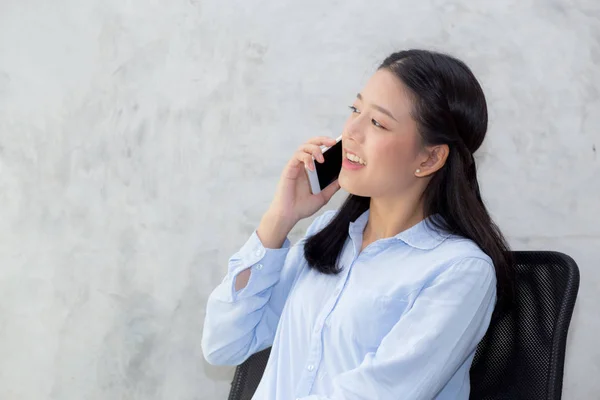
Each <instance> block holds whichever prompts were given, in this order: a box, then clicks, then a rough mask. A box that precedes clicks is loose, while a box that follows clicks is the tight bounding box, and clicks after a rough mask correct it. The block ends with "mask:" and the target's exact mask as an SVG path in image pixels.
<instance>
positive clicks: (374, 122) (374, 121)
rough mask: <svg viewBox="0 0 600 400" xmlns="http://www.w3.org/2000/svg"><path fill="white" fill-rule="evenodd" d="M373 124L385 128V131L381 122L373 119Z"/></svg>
mask: <svg viewBox="0 0 600 400" xmlns="http://www.w3.org/2000/svg"><path fill="white" fill-rule="evenodd" d="M371 122H372V123H373V125H375V126H376V127H378V128H383V129H385V127H384V126H383V125H381V124H380V123H379V122H377V121H376V120H374V119H372V120H371Z"/></svg>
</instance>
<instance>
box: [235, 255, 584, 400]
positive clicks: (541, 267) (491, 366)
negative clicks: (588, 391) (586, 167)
mask: <svg viewBox="0 0 600 400" xmlns="http://www.w3.org/2000/svg"><path fill="white" fill-rule="evenodd" d="M513 257H514V260H515V268H516V273H517V282H516V297H517V299H516V306H515V307H514V308H513V309H511V310H506V312H505V313H504V314H503V315H502V316H501V317H500V318H498V319H497V320H496V321H494V323H493V324H492V325H490V328H489V329H488V332H487V334H486V336H485V337H484V338H483V340H482V341H481V343H479V346H478V347H477V353H476V355H475V359H474V361H473V365H472V367H471V399H473V400H500V399H502V400H507V399H510V400H512V399H526V400H538V399H539V400H542V399H543V400H559V399H560V398H561V392H562V377H563V367H564V357H565V345H566V339H567V331H568V329H569V323H570V321H571V315H572V313H573V307H574V306H575V299H576V297H577V291H578V289H579V269H578V268H577V264H575V262H574V261H573V259H572V258H570V257H569V256H567V255H565V254H561V253H556V252H545V251H542V252H540V251H537V252H535V251H517V252H513ZM270 351H271V349H270V348H269V349H266V350H263V351H261V352H259V353H256V354H254V355H253V356H251V357H250V358H248V360H246V361H245V362H244V363H243V364H242V365H240V366H238V367H237V369H236V371H235V375H234V378H233V382H232V387H231V392H230V394H229V400H250V399H251V398H252V395H253V394H254V392H255V391H256V388H257V387H258V383H259V382H260V379H261V378H262V375H263V372H264V369H265V366H266V365H267V360H268V359H269V353H270Z"/></svg>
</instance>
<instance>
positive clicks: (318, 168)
mask: <svg viewBox="0 0 600 400" xmlns="http://www.w3.org/2000/svg"><path fill="white" fill-rule="evenodd" d="M335 142H336V143H335V144H334V145H333V146H331V147H324V148H323V158H324V159H325V161H324V162H323V163H319V162H316V161H315V158H314V157H313V162H314V164H315V170H314V171H311V170H310V169H308V168H306V167H305V168H304V169H305V170H306V174H307V175H308V182H309V183H310V190H311V192H312V193H313V194H317V193H320V192H321V190H323V189H325V188H326V187H327V186H328V185H329V184H330V183H331V182H333V181H335V180H336V179H337V177H338V176H339V174H340V171H341V170H342V137H341V136H340V137H338V138H337V139H335Z"/></svg>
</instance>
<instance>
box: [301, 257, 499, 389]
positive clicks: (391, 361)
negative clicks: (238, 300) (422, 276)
mask: <svg viewBox="0 0 600 400" xmlns="http://www.w3.org/2000/svg"><path fill="white" fill-rule="evenodd" d="M495 303H496V277H495V273H494V268H493V266H492V265H491V264H490V263H489V262H488V261H486V260H483V259H479V258H468V259H463V260H461V261H459V262H458V263H456V264H455V265H453V266H452V267H450V268H448V269H447V270H446V271H445V272H443V273H442V274H440V275H438V276H437V277H436V278H435V279H434V280H433V281H432V282H431V284H430V285H428V286H427V287H425V288H423V289H422V291H421V292H420V293H419V295H418V297H417V298H416V300H415V301H414V304H413V306H412V308H411V309H410V310H409V311H407V312H406V314H404V316H403V317H402V318H401V319H400V320H399V321H398V322H397V323H396V325H395V326H394V327H393V328H392V330H391V331H390V332H389V333H388V334H387V335H386V337H385V338H384V339H383V340H382V342H381V344H380V346H379V348H378V349H377V350H376V351H375V352H372V353H368V354H367V355H366V356H365V358H364V360H363V361H362V363H361V364H360V365H359V366H358V367H357V368H355V369H352V370H350V371H346V372H344V373H341V374H339V375H338V376H336V377H334V378H333V392H332V393H331V394H330V395H329V396H320V395H311V396H307V397H303V398H302V399H301V400H342V399H343V400H367V399H369V400H370V399H379V400H388V399H389V400H392V399H393V400H398V399H402V400H431V399H433V398H435V397H436V395H437V394H438V393H439V391H441V390H442V389H443V387H444V386H445V385H446V383H447V382H448V381H449V380H450V378H451V377H452V376H453V375H454V374H455V372H456V371H457V370H458V368H459V367H460V366H461V365H462V364H463V363H464V362H465V361H466V360H467V359H468V358H469V357H470V356H472V355H473V354H474V352H475V350H476V348H477V345H478V343H479V341H480V340H481V339H482V338H483V336H484V335H485V332H486V331H487V328H488V326H489V323H490V319H491V314H492V312H493V310H494V306H495Z"/></svg>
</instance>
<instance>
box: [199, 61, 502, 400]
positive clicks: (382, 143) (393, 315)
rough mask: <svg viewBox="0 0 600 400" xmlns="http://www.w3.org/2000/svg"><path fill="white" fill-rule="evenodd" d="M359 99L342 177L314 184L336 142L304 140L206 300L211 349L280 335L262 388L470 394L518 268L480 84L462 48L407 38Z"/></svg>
mask: <svg viewBox="0 0 600 400" xmlns="http://www.w3.org/2000/svg"><path fill="white" fill-rule="evenodd" d="M350 110H351V114H350V116H349V118H348V120H347V122H346V125H345V127H344V130H343V133H342V143H343V149H344V150H343V157H344V159H343V166H342V170H341V173H340V176H339V178H338V181H336V182H334V183H332V184H331V185H330V186H329V187H327V188H326V189H325V190H324V191H323V192H321V193H320V194H318V195H312V194H311V193H310V191H309V185H308V182H307V178H306V174H305V173H304V171H303V169H304V168H305V167H307V168H311V169H313V168H314V164H313V157H314V159H316V161H317V162H322V161H323V155H322V153H321V147H320V146H321V145H326V146H329V145H332V144H333V143H334V142H335V141H334V140H333V139H331V138H315V139H312V140H310V141H309V142H308V143H306V144H305V145H303V146H301V147H300V149H299V150H298V151H297V152H296V154H295V155H294V156H293V157H292V159H291V161H290V162H289V163H288V164H287V166H286V167H285V169H284V171H283V174H282V176H281V180H280V183H279V185H278V189H277V193H276V195H275V197H274V199H273V202H272V204H271V206H270V208H269V210H268V211H267V212H266V213H265V215H264V217H263V219H262V221H261V222H260V225H259V226H258V229H257V230H256V232H254V233H253V234H252V236H251V237H250V239H249V240H248V242H247V243H246V244H245V245H244V246H242V248H241V249H240V250H239V252H237V253H236V254H235V255H233V256H232V257H231V259H230V262H229V270H228V274H227V276H226V277H225V279H224V280H223V282H222V283H221V284H220V285H219V286H218V287H217V288H216V289H215V290H214V292H213V293H212V294H211V296H210V298H209V300H208V306H207V313H206V321H205V325H204V334H203V338H202V347H203V351H204V356H205V357H206V359H207V360H208V362H210V363H212V364H226V365H237V364H240V363H242V362H243V361H244V360H246V359H247V358H248V357H249V356H250V355H252V354H253V353H255V352H258V351H260V350H262V349H265V348H267V347H269V346H272V350H271V356H270V358H269V363H268V365H267V367H266V370H265V373H264V376H263V378H262V380H261V382H260V385H259V387H258V389H257V392H256V394H255V396H254V398H255V399H261V400H264V399H266V400H288V399H303V400H342V399H343V400H349V399H365V400H387V399H390V400H391V399H394V400H397V399H427V400H430V399H452V400H456V399H467V398H468V397H469V388H470V385H469V368H470V365H471V362H472V360H473V357H474V354H475V350H476V347H477V344H478V342H479V341H480V340H481V338H482V337H483V336H484V334H485V332H486V330H487V328H488V326H489V323H490V319H491V316H492V313H493V311H494V307H495V304H496V300H497V299H498V300H501V301H504V300H507V299H509V294H510V293H511V291H510V287H511V275H512V272H511V263H510V261H509V260H508V249H507V245H506V242H505V240H504V238H503V237H502V234H501V233H500V232H499V230H498V228H497V227H496V225H495V224H494V223H493V221H492V220H491V218H490V216H489V214H488V212H487V210H486V208H485V206H484V205H483V202H482V200H481V196H480V193H479V185H478V183H477V176H476V169H475V162H474V159H473V153H474V152H475V151H476V150H477V149H478V148H479V146H480V145H481V143H482V141H483V139H484V137H485V134H486V130H487V108H486V102H485V97H484V94H483V91H482V89H481V87H480V85H479V83H478V82H477V80H476V78H475V77H474V76H473V74H472V72H471V71H470V70H469V68H468V67H467V66H466V65H465V64H463V63H462V62H461V61H459V60H456V59H454V58H452V57H449V56H447V55H444V54H439V53H434V52H429V51H422V50H410V51H403V52H399V53H394V54H392V55H391V56H389V57H388V58H387V59H386V60H385V61H384V62H383V64H382V65H381V66H380V68H379V69H378V70H377V72H376V73H375V74H374V75H373V76H372V77H371V79H370V80H369V81H368V83H367V84H366V86H365V87H364V88H363V90H362V92H361V93H359V94H358V96H357V98H356V99H355V101H354V103H353V105H352V106H350ZM350 159H352V160H353V161H351V160H350ZM340 187H342V188H343V189H344V190H346V191H347V192H349V193H350V195H349V197H348V199H347V200H346V202H345V203H344V205H343V206H342V207H341V209H340V210H339V211H337V212H326V213H324V214H323V215H321V216H319V217H318V218H316V219H315V220H314V222H313V223H312V225H311V226H310V227H309V228H308V231H307V233H306V237H305V238H304V239H303V240H301V241H300V243H298V244H296V245H295V246H293V247H290V245H289V242H288V240H287V239H286V236H287V234H288V233H289V232H290V230H291V229H292V227H293V226H294V225H295V224H296V223H297V222H298V221H299V220H301V219H303V218H306V217H309V216H311V215H313V214H314V213H315V212H317V211H318V210H319V209H320V208H321V207H322V206H323V205H324V204H326V203H327V202H328V201H329V199H330V198H331V196H332V195H333V194H334V193H335V192H336V191H337V190H338V189H339V188H340Z"/></svg>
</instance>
